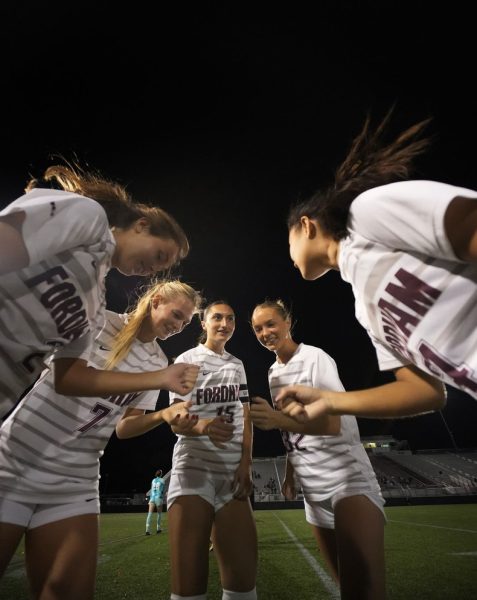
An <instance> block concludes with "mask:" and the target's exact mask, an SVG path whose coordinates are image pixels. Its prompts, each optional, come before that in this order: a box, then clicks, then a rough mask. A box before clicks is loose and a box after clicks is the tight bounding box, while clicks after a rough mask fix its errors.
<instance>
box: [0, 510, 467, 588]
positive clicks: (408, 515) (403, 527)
mask: <svg viewBox="0 0 477 600" xmlns="http://www.w3.org/2000/svg"><path fill="white" fill-rule="evenodd" d="M386 515H387V518H388V524H387V526H386V562H387V588H388V598H389V600H411V599H416V600H426V599H429V600H471V599H472V600H476V599H477V504H460V505H455V504H454V505H438V506H406V507H390V508H387V509H386ZM255 518H256V521H257V528H258V535H259V553H260V564H259V576H258V583H257V591H258V597H259V598H260V599H261V600H295V599H300V600H312V599H313V600H316V599H317V598H319V599H323V600H325V599H327V598H337V597H339V595H338V594H337V593H336V591H334V590H333V589H332V588H331V589H330V588H329V587H328V588H327V587H325V585H324V584H323V582H322V579H321V577H320V573H321V574H322V573H323V571H324V566H323V563H322V561H321V559H320V557H319V554H318V552H317V549H316V546H315V543H314V541H313V538H312V536H311V532H310V530H309V527H308V525H307V524H306V523H305V520H304V512H303V510H273V511H272V510H270V511H267V510H259V511H256V512H255ZM144 524H145V513H129V514H120V513H117V514H105V515H102V516H101V546H100V559H99V568H98V579H97V591H96V598H97V599H98V600H120V599H123V598H127V599H130V600H166V599H168V598H169V552H168V540H167V514H165V515H164V517H163V526H164V528H165V531H164V533H162V534H161V535H152V536H150V537H146V536H144ZM307 551H308V553H307ZM307 554H308V559H307V556H306V555H307ZM310 555H311V559H310ZM78 568H81V565H78ZM0 598H1V600H22V599H26V598H28V593H27V588H26V583H25V572H24V569H23V548H20V549H19V550H18V552H17V554H16V556H15V557H14V559H13V561H12V564H11V565H10V567H9V569H8V570H7V573H6V575H5V577H4V579H3V581H2V582H1V583H0ZM208 598H209V599H211V600H215V599H218V600H220V598H221V588H220V585H219V582H218V571H217V566H216V563H215V559H214V554H213V552H212V553H211V554H210V578H209V593H208Z"/></svg>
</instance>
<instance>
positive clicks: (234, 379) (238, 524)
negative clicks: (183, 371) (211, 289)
mask: <svg viewBox="0 0 477 600" xmlns="http://www.w3.org/2000/svg"><path fill="white" fill-rule="evenodd" d="M202 328H203V331H204V335H203V337H202V342H203V343H200V344H199V345H198V346H197V347H195V348H193V349H191V350H188V351H187V352H185V353H184V354H182V355H180V356H179V357H178V358H177V360H182V361H186V362H192V363H194V364H199V365H200V372H199V376H198V378H197V384H196V386H195V388H194V390H193V391H192V392H191V393H190V394H188V395H187V396H185V397H184V398H185V399H186V400H189V401H190V402H191V403H192V406H191V407H190V409H189V410H190V412H191V414H192V415H194V416H196V417H197V418H198V422H197V423H196V425H195V426H194V427H193V428H192V429H191V430H189V431H188V432H187V435H180V432H179V431H177V433H178V434H179V435H178V440H177V442H176V444H175V446H174V454H173V460H172V471H171V479H170V483H169V489H168V493H167V507H168V527H169V543H170V550H171V589H172V594H171V599H173V600H178V599H180V598H188V597H190V596H192V597H193V598H194V599H196V600H200V599H205V597H206V592H207V580H208V565H209V545H210V540H212V541H213V548H214V554H215V556H216V559H217V563H218V566H219V570H220V577H221V583H222V587H223V595H222V598H223V600H225V599H226V600H239V599H240V600H254V599H255V598H256V590H255V583H256V573H257V534H256V528H255V521H254V518H253V513H252V508H251V505H250V500H249V495H250V492H251V489H252V473H251V465H252V425H251V422H250V417H249V397H248V389H247V381H246V376H245V370H244V366H243V363H242V361H241V360H239V359H238V358H236V357H235V356H233V355H232V354H230V353H229V352H227V351H226V350H225V344H226V343H227V341H228V340H229V339H230V338H231V337H232V335H233V332H234V330H235V313H234V311H233V309H232V307H231V306H230V305H229V304H228V303H227V302H223V301H216V302H213V303H212V304H209V305H208V306H207V308H206V309H205V311H204V313H203V319H202ZM184 398H180V397H177V396H176V395H172V397H171V402H172V403H173V404H172V405H173V406H180V405H181V404H182V403H183V402H184ZM172 429H173V430H174V429H175V427H174V425H172Z"/></svg>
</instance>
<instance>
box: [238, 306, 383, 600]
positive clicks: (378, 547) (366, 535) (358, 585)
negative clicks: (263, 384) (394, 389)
mask: <svg viewBox="0 0 477 600" xmlns="http://www.w3.org/2000/svg"><path fill="white" fill-rule="evenodd" d="M291 326H292V316H291V314H290V312H289V311H288V310H287V308H286V307H285V305H284V303H283V302H282V301H281V300H276V301H273V300H267V301H265V302H263V303H261V304H258V305H257V306H256V307H255V309H254V311H253V314H252V328H253V330H254V332H255V335H256V337H257V340H258V341H259V342H260V344H262V346H264V347H265V348H266V349H267V350H270V351H271V352H274V353H275V355H276V361H275V362H274V363H273V364H272V366H271V367H270V369H269V372H268V380H269V384H270V393H271V396H272V399H274V398H275V397H276V395H277V394H278V392H279V391H280V389H281V388H283V387H284V386H287V385H290V384H296V385H299V384H303V385H313V386H319V387H322V388H324V389H329V390H343V386H342V384H341V381H340V379H339V376H338V372H337V369H336V365H335V362H334V360H333V359H332V358H331V357H330V356H328V354H326V353H325V352H324V351H323V350H321V349H320V348H316V347H314V346H308V345H306V344H297V343H296V342H295V341H294V340H293V338H292V337H291ZM250 413H251V418H252V421H253V423H254V425H256V426H257V427H259V428H260V429H264V430H268V429H280V430H281V435H282V439H283V444H284V446H285V449H286V451H287V462H286V472H285V477H284V480H283V485H282V493H283V494H284V496H285V497H286V498H287V499H288V500H293V499H294V498H295V497H296V490H297V487H298V486H299V487H301V489H302V490H303V496H304V502H305V518H306V520H307V522H308V523H310V525H311V526H312V530H313V534H314V537H315V539H316V541H317V543H318V547H319V548H320V551H321V553H322V556H323V558H324V559H325V561H326V562H327V564H328V567H329V569H330V571H331V573H332V576H333V578H334V579H335V581H336V582H337V583H338V584H339V586H340V591H341V598H343V599H344V598H346V599H350V600H351V599H354V598H360V599H361V600H365V599H366V600H383V599H384V597H385V583H384V582H385V572H384V523H385V517H384V511H383V505H384V500H383V497H382V495H381V490H380V487H379V484H378V482H377V479H376V475H375V473H374V470H373V468H372V466H371V463H370V461H369V458H368V456H367V454H366V451H365V450H364V448H363V445H362V444H361V441H360V436H359V430H358V426H357V423H356V419H355V418H354V417H351V416H345V417H341V418H340V417H336V416H328V415H325V416H324V417H322V419H321V420H320V421H313V422H310V423H306V424H301V423H297V422H296V421H294V420H293V419H291V418H290V417H288V416H286V415H284V414H283V413H281V412H280V411H278V410H274V409H273V408H272V407H271V406H270V404H269V403H268V402H267V401H266V400H265V399H263V398H253V399H252V406H251V409H250Z"/></svg>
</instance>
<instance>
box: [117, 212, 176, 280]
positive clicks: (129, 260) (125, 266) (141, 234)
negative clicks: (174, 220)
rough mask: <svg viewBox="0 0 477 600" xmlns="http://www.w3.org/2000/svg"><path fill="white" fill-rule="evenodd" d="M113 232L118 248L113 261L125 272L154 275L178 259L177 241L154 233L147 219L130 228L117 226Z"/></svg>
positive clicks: (128, 273)
mask: <svg viewBox="0 0 477 600" xmlns="http://www.w3.org/2000/svg"><path fill="white" fill-rule="evenodd" d="M113 235H114V237H115V240H116V249H115V251H114V255H113V261H112V264H113V267H116V268H117V269H118V271H120V272H121V273H123V274H124V275H139V276H141V277H145V276H148V275H154V273H158V272H160V271H165V270H166V269H169V268H170V267H172V265H174V264H175V263H176V262H177V257H178V255H179V248H178V246H177V243H176V242H175V241H174V240H171V239H164V238H161V237H158V236H156V235H152V234H151V233H150V231H149V225H148V223H147V221H146V219H139V220H138V221H136V222H135V223H134V225H132V226H131V227H128V228H127V229H120V228H117V229H115V230H114V231H113Z"/></svg>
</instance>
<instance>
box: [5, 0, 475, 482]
mask: <svg viewBox="0 0 477 600" xmlns="http://www.w3.org/2000/svg"><path fill="white" fill-rule="evenodd" d="M47 4H48V8H47V10H45V5H44V6H41V5H40V3H34V2H21V1H19V2H16V3H15V6H14V7H4V6H2V8H1V9H0V23H1V25H0V27H1V35H0V56H1V57H2V58H1V59H0V60H1V61H2V65H1V66H2V69H1V73H2V75H1V76H2V84H3V85H2V94H1V97H2V109H1V112H0V115H1V116H0V118H1V128H0V132H1V138H2V143H1V145H0V153H1V161H0V169H1V171H0V174H1V178H0V202H1V204H2V205H5V204H7V203H8V202H10V201H11V200H13V199H15V198H16V197H18V196H19V195H21V194H22V190H23V186H24V184H25V182H26V180H27V179H28V177H29V175H30V174H32V175H39V174H41V173H42V172H43V170H44V168H46V167H47V166H49V165H50V164H53V163H54V162H55V155H56V156H57V155H61V156H64V157H65V158H67V159H70V160H71V159H77V160H78V161H79V162H80V163H81V164H83V165H88V166H90V167H91V168H93V169H96V170H99V171H100V172H102V173H103V174H104V175H106V176H108V177H109V178H111V179H116V180H118V181H120V182H121V183H123V184H125V185H126V186H127V188H128V190H129V191H130V192H131V194H132V195H133V196H134V197H135V198H136V199H137V200H140V201H146V202H153V203H156V204H158V205H160V206H161V207H163V208H164V209H166V210H167V211H169V212H170V213H171V214H173V215H174V216H175V217H176V219H177V220H178V221H179V223H181V225H182V226H183V227H184V229H185V230H186V232H187V234H188V236H189V239H190V243H191V253H190V255H189V257H187V259H186V260H184V261H183V263H182V264H181V265H180V266H179V267H178V268H177V269H176V270H175V271H174V274H175V275H177V276H180V277H181V278H182V279H183V280H184V281H186V282H188V283H190V284H191V285H193V286H194V287H196V288H197V289H199V290H201V291H202V293H203V295H204V296H205V297H206V299H207V300H209V301H211V300H215V299H217V298H223V299H226V300H227V301H228V302H230V304H231V305H232V306H233V307H234V309H235V311H236V314H237V329H236V332H235V334H234V337H233V338H232V340H231V341H230V342H229V344H228V347H227V349H228V350H229V351H230V352H232V353H233V354H235V355H237V356H238V357H239V358H241V359H242V360H243V361H244V364H245V368H246V371H247V375H248V381H249V388H250V391H251V394H252V395H262V396H265V397H268V385H267V368H268V366H269V365H270V364H271V362H272V361H273V358H274V357H273V355H272V354H271V353H270V352H268V351H266V350H265V349H263V348H261V347H260V346H259V344H258V342H257V341H256V340H255V337H254V336H253V334H252V331H251V328H250V325H249V320H250V315H251V312H252V310H253V307H254V305H255V304H256V303H258V302H261V301H262V300H264V299H265V298H267V297H268V298H272V299H275V298H278V297H279V298H282V299H283V300H284V301H285V302H287V303H288V305H289V306H290V307H291V309H292V311H293V314H294V317H295V321H296V323H295V329H294V338H295V340H296V341H297V342H304V343H308V344H314V345H317V346H320V347H322V348H323V349H324V350H325V351H327V352H328V353H330V354H331V356H333V358H334V359H335V360H336V362H337V364H338V368H339V372H340V375H341V377H342V380H343V383H344V384H345V386H347V387H348V388H349V389H357V388H361V387H365V386H371V385H376V384H379V383H382V382H384V381H386V380H387V378H388V377H389V376H387V375H385V374H380V373H379V371H378V369H377V363H376V359H375V354H374V350H373V348H372V346H371V343H370V342H369V340H368V338H367V335H366V333H365V331H364V330H363V329H362V328H361V326H360V325H359V324H358V323H357V321H356V320H355V317H354V311H353V298H352V295H351V291H350V287H349V285H348V284H346V283H344V282H343V281H341V279H340V277H339V275H338V273H330V274H328V275H327V276H326V277H325V278H323V279H321V280H320V281H317V282H306V281H303V280H302V279H301V278H300V275H299V273H298V271H296V270H295V269H294V268H293V265H292V263H291V261H290V259H289V256H288V242H287V236H288V234H287V229H286V225H285V220H286V216H287V212H288V209H289V207H290V205H291V204H292V203H294V202H296V201H297V200H299V199H301V198H305V197H307V195H308V194H310V193H311V192H312V191H313V190H315V189H316V188H318V187H320V186H322V185H326V184H328V183H329V182H330V181H331V178H332V177H333V172H334V169H335V167H336V166H337V165H338V164H339V162H340V160H341V159H342V158H343V157H344V156H345V153H346V151H347V149H348V147H349V144H350V141H351V139H352V138H353V137H354V135H355V134H356V133H357V132H358V130H359V129H360V127H361V124H362V122H363V120H364V118H365V116H366V114H367V112H370V113H371V114H372V115H374V116H375V118H376V119H379V118H380V117H382V116H383V115H384V113H385V112H386V111H387V110H388V108H389V107H390V106H391V105H393V104H394V105H395V107H396V108H395V113H394V118H393V121H392V125H391V134H393V133H394V134H395V133H397V132H399V131H400V130H401V129H403V128H405V127H407V126H409V125H411V124H412V123H414V122H417V121H419V120H421V119H423V118H426V117H428V116H431V117H433V121H432V123H431V125H430V127H429V134H430V135H432V137H433V138H434V143H433V146H432V148H431V149H430V151H429V152H428V153H427V154H426V156H425V157H422V158H421V159H420V160H419V161H418V163H417V165H416V166H417V171H416V178H428V179H436V180H440V181H444V182H446V183H452V184H456V185H461V186H464V187H470V188H474V189H477V169H476V160H475V154H476V152H475V149H474V144H475V140H476V139H477V111H476V109H475V106H476V104H475V94H474V93H473V92H472V91H471V90H472V89H473V87H472V80H473V79H475V65H476V51H475V42H474V29H473V24H474V19H473V16H472V15H471V14H470V10H471V9H470V8H469V7H470V3H460V2H453V3H452V5H448V6H447V7H445V8H444V7H438V6H437V5H436V4H435V3H433V2H419V1H417V0H415V1H414V2H407V1H400V2H397V1H396V2H387V1H380V2H378V1H376V2H373V1H360V2H359V3H358V2H351V1H349V2H345V1H343V0H334V1H329V2H319V3H306V4H305V3H293V4H289V5H285V6H283V7H278V6H277V5H276V4H275V3H273V4H272V3H266V5H265V3H254V4H253V5H250V7H247V6H246V5H244V3H219V2H214V3H213V2H201V3H194V5H193V6H192V7H191V6H188V5H187V4H185V3H174V6H169V4H168V5H167V8H165V7H164V5H163V3H157V4H156V5H155V6H156V8H155V9H154V12H151V10H152V9H151V6H150V4H149V3H145V2H135V3H133V4H128V5H127V6H126V7H124V8H121V7H119V6H118V4H116V3H114V4H113V3H108V5H109V6H108V7H106V6H105V4H106V3H99V2H95V3H91V4H90V3H89V2H80V3H77V5H76V6H75V5H72V4H71V3H67V2H64V3H62V4H60V3H58V5H57V6H56V7H54V4H55V3H47ZM301 4H302V6H300V5H301ZM305 6H306V8H305ZM449 6H450V7H451V8H450V9H449ZM311 7H313V9H312V8H311ZM450 11H452V12H450ZM139 283H140V281H139V279H137V278H126V277H123V276H121V275H119V274H117V273H115V272H112V273H110V275H108V307H109V308H111V309H113V310H118V311H122V310H124V309H125V308H126V306H127V305H128V302H129V301H131V300H132V299H133V298H134V289H135V287H136V286H137V285H138V284H139ZM199 332H200V328H199V325H198V323H197V322H195V323H194V324H192V325H191V326H190V327H189V328H188V329H187V330H186V331H185V332H184V333H182V334H180V335H178V336H176V337H174V338H172V339H171V340H169V341H167V342H166V343H165V344H164V345H163V347H164V350H165V351H166V353H167V354H168V355H169V357H171V358H172V357H174V356H176V355H177V354H179V353H180V352H183V351H184V350H186V349H188V348H190V347H192V346H193V345H195V343H196V340H197V337H198V335H199ZM164 402H167V398H166V396H164V394H163V393H161V396H160V399H159V404H160V405H162V404H163V403H164ZM443 417H445V422H446V423H447V426H446V424H445V422H444V420H443ZM476 417H477V405H476V404H475V402H474V401H473V400H471V399H470V398H469V397H467V396H465V395H463V394H461V393H458V392H455V391H453V390H452V389H450V388H449V400H448V405H447V407H446V408H445V409H444V411H443V413H442V415H441V414H439V413H437V414H433V415H427V416H423V417H418V418H414V419H404V420H394V421H393V420H379V421H377V420H371V419H366V420H365V419H362V420H360V421H359V426H360V431H361V434H362V435H363V436H371V435H393V436H395V437H396V438H397V439H405V440H408V441H409V443H410V446H411V448H412V449H422V448H440V447H452V446H453V445H456V446H458V447H475V446H477V440H476V434H475V426H474V423H475V422H476ZM447 427H448V428H449V430H448V428H447ZM173 443H174V436H173V435H172V434H171V433H170V431H169V430H168V428H167V426H165V425H163V426H161V427H160V428H158V429H156V430H155V431H153V432H150V433H149V434H146V435H144V436H142V437H141V438H137V439H135V440H130V441H122V442H119V441H118V440H116V439H114V438H113V439H112V440H111V441H110V443H109V445H108V448H107V451H106V454H105V456H104V458H103V463H102V474H103V481H102V486H103V491H108V492H110V491H131V490H133V489H138V490H141V491H142V490H143V489H147V487H145V486H147V484H148V482H149V479H150V476H151V474H152V473H153V471H154V470H155V469H156V468H157V467H158V466H162V467H163V468H165V469H166V470H167V469H168V468H170V455H171V449H172V445H173ZM283 453H284V450H283V447H282V445H281V441H280V437H279V434H278V432H276V431H275V432H268V433H263V432H260V431H256V435H255V455H256V456H267V455H276V454H283Z"/></svg>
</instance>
